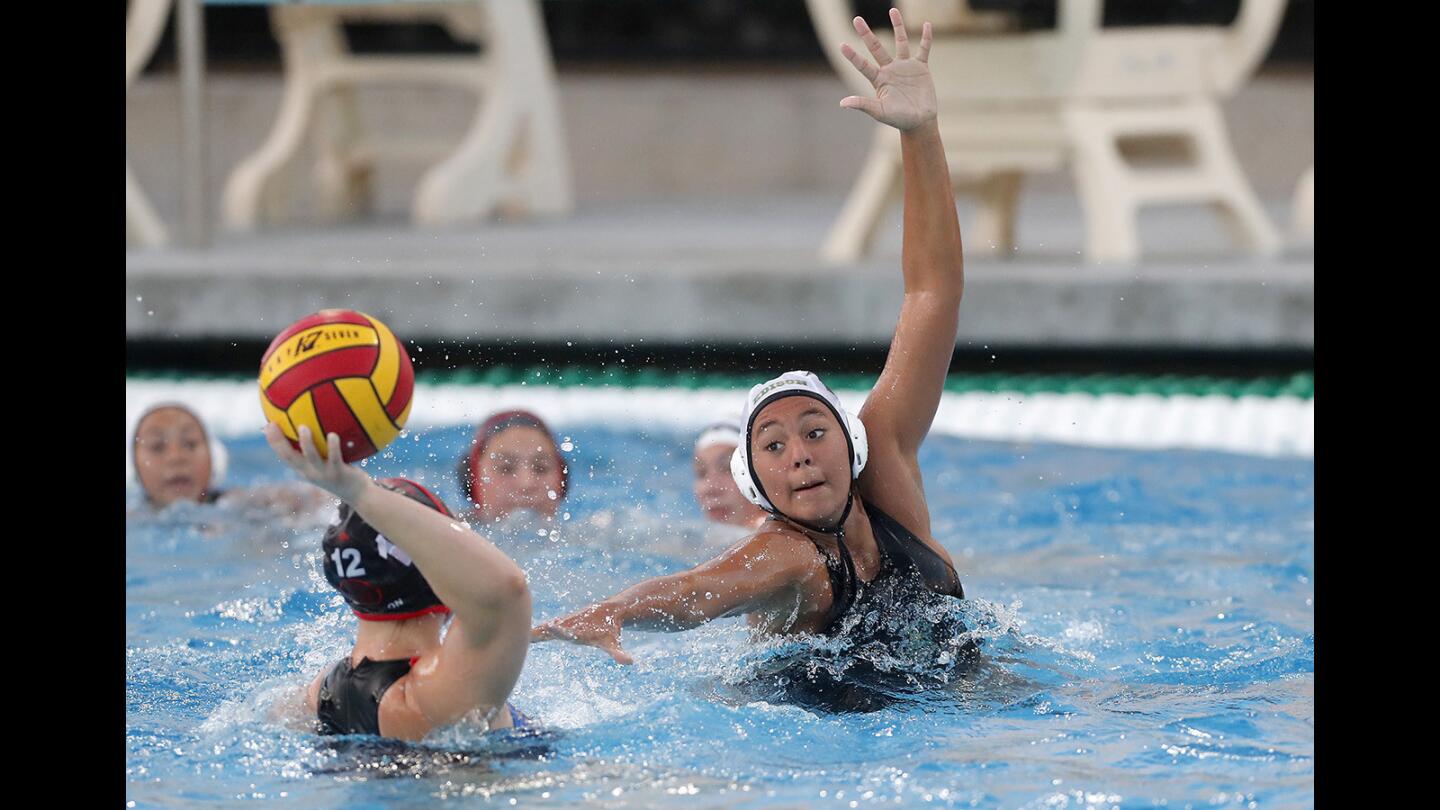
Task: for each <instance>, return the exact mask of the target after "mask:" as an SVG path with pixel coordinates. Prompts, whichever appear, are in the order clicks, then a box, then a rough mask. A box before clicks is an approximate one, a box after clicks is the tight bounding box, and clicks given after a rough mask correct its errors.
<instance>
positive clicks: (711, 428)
mask: <svg viewBox="0 0 1440 810" xmlns="http://www.w3.org/2000/svg"><path fill="white" fill-rule="evenodd" d="M740 433H741V431H740V423H739V422H736V421H735V420H733V419H722V420H720V421H719V422H715V423H712V424H710V425H708V426H706V428H705V429H704V430H702V431H700V435H699V436H697V437H696V438H695V452H697V453H698V452H700V451H701V450H704V449H705V448H707V447H714V446H715V445H717V444H733V445H735V446H736V447H739V446H740Z"/></svg>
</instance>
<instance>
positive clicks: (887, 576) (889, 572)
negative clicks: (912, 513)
mask: <svg viewBox="0 0 1440 810" xmlns="http://www.w3.org/2000/svg"><path fill="white" fill-rule="evenodd" d="M865 513H866V515H867V516H868V517H869V518H870V531H871V533H872V534H874V535H875V546H876V548H878V549H879V550H880V571H879V573H877V574H876V575H875V577H874V578H873V579H871V580H870V581H869V582H861V581H860V577H859V575H857V574H856V573H855V562H854V561H853V560H851V559H850V550H849V549H848V548H846V547H845V544H844V543H840V544H839V545H840V559H839V560H836V559H835V558H834V557H832V556H830V554H829V553H828V552H826V551H825V549H823V548H821V547H820V545H819V544H818V543H817V544H816V546H815V547H816V548H817V549H819V550H820V553H821V554H822V555H823V556H824V557H825V570H826V571H827V572H828V573H829V574H830V593H831V594H832V596H833V599H832V601H831V602H830V610H828V611H827V612H826V613H825V627H824V629H822V630H821V631H820V632H821V634H823V635H827V636H833V635H835V634H836V632H838V631H839V630H840V626H841V623H842V622H843V620H844V619H845V617H846V615H847V614H849V613H850V612H852V611H855V610H864V609H865V608H866V607H868V606H869V605H870V603H872V602H873V601H874V598H875V595H876V594H877V593H879V592H880V590H881V586H883V585H885V584H886V583H887V581H889V580H891V579H894V578H897V577H899V578H903V579H909V580H914V581H916V583H917V584H922V585H924V586H925V589H926V590H928V591H929V592H931V593H935V594H940V595H942V596H953V597H955V598H956V599H964V598H965V588H964V587H963V586H962V585H961V584H960V576H959V575H958V574H956V573H955V569H954V568H952V567H951V566H950V563H948V562H946V561H945V559H944V558H943V557H941V556H940V555H939V554H936V553H935V552H934V551H931V550H930V547H929V546H927V545H925V541H924V540H921V539H920V538H919V537H917V536H916V535H915V533H914V532H912V531H910V530H909V529H907V528H905V527H904V526H902V525H900V521H898V520H896V519H895V518H892V517H890V516H889V515H887V514H885V513H884V512H882V511H880V510H879V509H878V508H876V507H874V506H871V505H870V504H866V505H865Z"/></svg>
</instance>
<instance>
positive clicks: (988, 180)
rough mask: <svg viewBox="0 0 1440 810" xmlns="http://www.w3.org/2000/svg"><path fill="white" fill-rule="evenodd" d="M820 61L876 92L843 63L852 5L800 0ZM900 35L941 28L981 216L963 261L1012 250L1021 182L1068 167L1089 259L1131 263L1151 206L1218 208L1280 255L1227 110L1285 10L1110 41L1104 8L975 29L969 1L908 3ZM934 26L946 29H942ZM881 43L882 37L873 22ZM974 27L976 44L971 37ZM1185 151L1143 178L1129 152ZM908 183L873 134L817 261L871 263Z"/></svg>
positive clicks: (959, 143)
mask: <svg viewBox="0 0 1440 810" xmlns="http://www.w3.org/2000/svg"><path fill="white" fill-rule="evenodd" d="M806 3H807V5H808V7H809V9H810V16H811V20H812V21H813V23H814V24H815V28H816V30H817V31H818V33H819V35H820V39H821V43H822V46H823V48H824V51H825V54H826V55H827V57H828V58H829V59H830V60H831V63H832V64H833V65H834V67H835V69H836V71H837V72H839V74H840V75H841V77H842V78H843V80H844V81H845V82H846V84H848V85H849V86H850V87H851V88H852V89H853V91H854V92H857V93H864V94H871V93H873V92H874V89H873V88H872V87H870V85H869V82H867V81H866V80H865V78H864V77H863V76H861V75H860V73H859V72H858V71H856V70H855V68H854V66H852V65H851V64H850V63H849V62H848V61H847V60H846V59H845V58H844V57H843V56H841V55H840V52H839V44H840V43H841V42H842V41H843V42H850V43H851V45H852V46H853V47H855V48H856V49H857V50H858V51H859V52H860V53H865V52H866V51H865V49H864V46H863V44H862V43H861V42H860V39H859V37H858V36H857V35H856V34H855V31H854V28H853V27H852V26H851V23H850V21H851V20H852V19H853V17H854V13H853V9H852V8H851V7H850V3H849V2H848V0H806ZM900 7H901V10H902V11H903V12H904V14H905V18H906V20H907V25H909V26H911V27H913V28H915V29H916V31H918V29H919V26H920V25H921V24H922V23H923V22H924V21H926V20H927V19H929V20H930V21H931V22H932V25H933V26H934V28H935V40H934V44H933V46H932V48H931V55H930V65H931V67H932V69H933V70H934V71H935V86H936V92H937V95H938V96H939V103H940V119H941V120H940V131H941V134H942V136H943V137H944V139H945V146H946V154H947V158H948V160H949V163H950V168H951V172H952V174H953V175H954V177H953V179H954V180H955V181H956V183H957V185H958V186H960V187H961V188H971V189H974V190H976V191H978V192H979V196H980V213H979V217H978V220H977V222H976V223H974V225H973V226H971V227H970V228H968V229H967V231H966V251H967V252H968V253H972V254H974V253H1001V252H1005V253H1008V252H1009V251H1011V250H1012V249H1013V248H1014V246H1015V212H1016V204H1017V201H1018V196H1019V189H1020V180H1021V177H1022V176H1023V175H1025V174H1027V173H1031V172H1041V171H1055V170H1058V169H1061V168H1064V167H1067V166H1068V167H1069V168H1070V169H1071V170H1072V172H1073V173H1074V177H1075V182H1076V186H1077V188H1078V191H1079V196H1080V201H1081V205H1082V208H1083V210H1084V215H1085V256H1086V258H1087V260H1089V261H1092V262H1102V261H1121V262H1128V261H1134V260H1136V259H1137V258H1139V254H1140V241H1139V235H1138V233H1137V227H1136V214H1137V211H1138V209H1139V208H1140V207H1141V206H1142V205H1152V204H1157V203H1165V204H1174V203H1209V204H1211V205H1213V206H1215V207H1216V208H1217V209H1218V210H1219V211H1220V212H1221V213H1222V214H1223V215H1224V217H1225V222H1226V224H1227V225H1228V226H1229V227H1230V230H1231V232H1232V234H1233V236H1234V238H1235V239H1236V240H1237V241H1238V242H1239V243H1240V244H1241V245H1242V246H1244V247H1245V248H1247V249H1249V250H1252V251H1254V252H1257V253H1273V252H1275V251H1277V250H1278V249H1279V248H1280V237H1279V235H1278V234H1277V232H1276V230H1275V228H1274V226H1273V225H1271V223H1270V221H1269V219H1268V218H1267V217H1266V215H1265V212H1264V210H1263V209H1262V207H1261V206H1260V203H1259V200H1258V198H1256V196H1255V193H1254V192H1253V190H1252V189H1251V188H1250V185H1249V183H1248V181H1247V180H1246V178H1245V176H1244V173H1243V172H1242V170H1241V169H1240V166H1239V164H1238V163H1237V162H1236V160H1235V155H1234V153H1233V151H1232V150H1231V148H1230V142H1229V137H1228V134H1227V132H1226V129H1225V124H1224V118H1223V116H1222V114H1221V111H1220V105H1219V102H1220V100H1222V99H1224V98H1227V97H1229V96H1231V95H1233V94H1234V93H1235V92H1236V90H1238V89H1239V88H1240V86H1241V85H1242V84H1243V83H1244V81H1245V80H1246V79H1247V78H1248V77H1249V76H1250V74H1251V73H1252V72H1253V71H1254V69H1255V67H1256V66H1257V65H1258V63H1259V61H1260V59H1261V58H1262V57H1263V56H1264V54H1265V51H1266V49H1267V48H1268V46H1269V44H1270V42H1271V41H1272V40H1273V39H1274V36H1275V31H1276V29H1277V27H1278V26H1279V23H1280V16H1281V13H1282V12H1283V10H1284V8H1283V3H1282V0H1244V2H1243V3H1242V5H1241V9H1240V14H1239V16H1238V18H1237V20H1236V22H1235V23H1234V24H1233V25H1231V26H1229V27H1228V28H1226V27H1220V26H1164V27H1138V28H1115V29H1106V28H1101V26H1100V19H1101V17H1100V15H1101V3H1100V0H1059V24H1058V26H1057V27H1056V28H1055V29H1054V30H1049V31H1031V32H1019V31H1007V30H1005V27H1004V26H1003V25H999V24H996V23H995V22H994V21H993V20H992V21H990V22H989V23H988V24H986V25H978V24H976V21H977V19H978V18H977V16H976V15H974V13H973V12H971V11H969V9H968V6H966V5H965V3H964V0H908V2H907V0H900ZM936 18H938V19H939V21H940V22H939V24H936ZM876 30H877V34H880V35H881V36H882V40H883V41H885V42H886V45H887V47H891V46H892V43H893V39H892V38H891V35H889V34H888V26H877V28H876ZM977 30H978V31H979V33H977ZM1174 141H1179V142H1181V143H1183V144H1185V145H1186V147H1187V149H1186V155H1185V157H1184V159H1183V160H1182V162H1180V163H1179V164H1178V165H1173V166H1170V167H1167V168H1165V169H1148V168H1142V167H1136V166H1133V165H1131V164H1130V163H1129V162H1127V161H1126V159H1125V157H1124V155H1123V154H1122V151H1121V144H1122V143H1125V144H1136V145H1141V146H1145V145H1153V144H1157V143H1161V142H1174ZM899 187H900V148H899V137H898V134H897V133H896V132H895V131H894V130H892V129H890V128H889V127H883V126H879V125H877V127H876V134H875V141H874V143H873V145H872V146H871V150H870V156H869V158H868V159H867V161H866V164H865V166H864V168H863V169H862V170H861V173H860V177H859V178H858V179H857V180H856V182H855V185H854V187H853V188H852V190H851V192H850V196H849V198H848V199H847V200H846V203H845V207H844V209H843V210H842V211H841V213H840V216H839V217H838V218H837V219H836V221H835V223H834V225H832V227H831V230H830V234H829V236H828V237H827V238H826V240H825V244H824V246H823V248H822V251H821V252H822V255H823V256H824V258H826V259H827V260H829V261H833V262H853V261H855V260H857V259H859V258H860V257H861V256H863V255H864V254H865V253H866V252H868V250H869V247H870V244H871V243H872V241H873V238H874V235H875V232H876V230H877V228H878V227H879V225H880V222H881V219H882V217H883V216H884V214H885V213H886V212H887V211H888V209H889V208H890V206H891V203H892V202H893V200H894V198H895V197H896V196H897V195H898V191H899Z"/></svg>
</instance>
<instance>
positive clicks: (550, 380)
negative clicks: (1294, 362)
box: [125, 364, 1315, 399]
mask: <svg viewBox="0 0 1440 810" xmlns="http://www.w3.org/2000/svg"><path fill="white" fill-rule="evenodd" d="M824 378H825V381H826V382H827V383H829V385H830V386H831V387H832V388H835V389H837V390H846V391H856V390H860V391H863V390H869V389H870V388H871V387H872V386H874V384H875V378H876V375H873V374H826V375H824ZM125 379H126V380H136V381H141V380H144V381H164V380H173V381H175V382H210V381H215V382H223V381H240V380H245V379H250V378H249V377H247V376H246V375H240V374H216V375H205V374H177V373H167V372H139V373H127V374H126V375H125ZM416 381H417V382H421V383H426V384H429V385H479V386H502V385H520V384H522V383H523V384H525V385H545V386H558V387H562V388H563V387H570V386H577V385H600V386H614V387H621V388H640V387H645V388H679V389H692V390H693V389H697V388H749V387H750V386H751V385H754V384H755V383H757V382H760V379H759V378H758V377H756V376H755V375H746V374H720V373H714V372H699V371H674V370H666V369H657V368H653V367H634V368H631V367H629V366H628V365H625V364H616V365H613V366H606V367H603V368H595V367H593V366H541V365H535V366H493V367H491V368H486V369H468V368H467V369H457V370H454V371H422V372H419V373H418V374H416ZM945 390H946V391H949V392H951V393H957V394H959V393H970V392H974V393H1000V392H1015V393H1020V394H1046V393H1054V394H1092V395H1096V396H1099V395H1103V394H1120V395H1127V396H1134V395H1138V394H1149V395H1153V396H1159V397H1171V396H1177V395H1188V396H1212V395H1216V394H1219V395H1223V396H1229V397H1282V396H1284V397H1297V398H1299V399H1314V398H1315V374H1314V373H1313V372H1300V373H1297V374H1292V375H1290V376H1288V377H1261V378H1256V379H1244V380H1240V379H1226V378H1222V377H1202V376H1181V375H1159V376H1155V375H1140V374H1079V375H1077V374H1070V375H1065V374H951V375H950V376H949V377H947V378H946V380H945Z"/></svg>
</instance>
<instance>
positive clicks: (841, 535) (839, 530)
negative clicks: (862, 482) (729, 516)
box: [770, 478, 855, 574]
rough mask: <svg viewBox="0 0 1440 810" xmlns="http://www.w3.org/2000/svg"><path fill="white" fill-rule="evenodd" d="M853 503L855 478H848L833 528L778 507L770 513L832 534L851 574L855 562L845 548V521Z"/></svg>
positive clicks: (814, 529) (810, 528) (813, 530)
mask: <svg viewBox="0 0 1440 810" xmlns="http://www.w3.org/2000/svg"><path fill="white" fill-rule="evenodd" d="M854 505H855V480H854V479H853V478H852V479H851V480H850V492H849V493H848V494H847V495H846V496H845V510H844V511H843V512H841V513H840V521H839V522H838V523H836V524H835V528H833V529H827V528H825V527H823V526H817V525H815V524H814V523H811V522H809V521H806V520H801V519H799V518H794V517H790V516H789V515H787V514H785V513H784V512H781V511H780V510H779V509H771V510H770V514H772V515H774V516H775V517H778V518H784V519H785V520H788V521H790V522H791V523H794V524H796V525H797V526H803V527H804V528H806V529H809V530H810V531H812V532H820V533H821V534H832V535H834V536H835V542H837V543H839V544H840V556H841V558H842V559H843V560H844V562H845V567H846V568H848V569H849V570H850V572H851V573H852V574H853V573H854V571H855V564H854V563H853V562H852V561H851V560H850V550H849V549H847V548H845V521H846V520H847V519H848V518H849V517H850V509H851V507H853V506H854Z"/></svg>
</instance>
